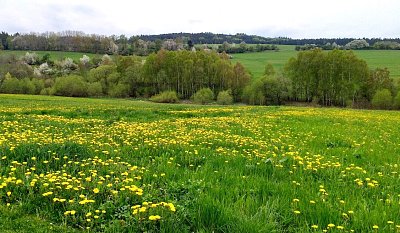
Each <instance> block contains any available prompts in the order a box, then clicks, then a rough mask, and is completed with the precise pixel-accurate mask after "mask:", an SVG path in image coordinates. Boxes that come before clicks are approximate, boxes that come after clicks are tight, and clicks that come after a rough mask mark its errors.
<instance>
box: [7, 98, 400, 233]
mask: <svg viewBox="0 0 400 233" xmlns="http://www.w3.org/2000/svg"><path fill="white" fill-rule="evenodd" d="M0 122H1V123H0V229H1V231H2V232H174V233H175V232H241V233H242V232H249V233H253V232H323V231H324V232H325V231H329V232H378V231H379V232H398V229H399V228H400V211H399V210H400V186H399V185H398V184H399V182H400V170H399V166H400V156H399V155H400V143H399V140H398V139H399V138H400V128H399V127H398V126H399V124H400V112H395V111H368V110H351V109H336V108H308V107H255V106H217V105H210V106H197V105H189V104H155V103H150V102H146V101H134V100H126V99H125V100H122V99H115V100H114V99H80V98H66V97H46V96H29V95H0Z"/></svg>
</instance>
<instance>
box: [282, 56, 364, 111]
mask: <svg viewBox="0 0 400 233" xmlns="http://www.w3.org/2000/svg"><path fill="white" fill-rule="evenodd" d="M285 74H286V76H287V77H288V78H290V79H291V81H292V86H293V90H292V98H293V99H295V100H299V101H307V102H311V101H312V100H313V99H315V98H317V99H318V100H319V101H320V104H322V105H336V106H345V105H346V102H347V100H353V102H354V101H357V100H359V99H362V98H363V96H365V95H366V93H363V90H364V91H365V89H363V87H365V86H366V85H367V78H368V77H369V68H368V66H367V64H366V62H365V61H364V60H362V59H359V58H358V57H356V56H355V54H354V53H353V52H352V51H342V50H333V51H330V52H327V53H324V52H322V50H320V49H315V50H310V51H303V52H299V53H298V54H297V57H296V58H291V59H290V60H289V61H288V62H287V64H286V67H285Z"/></svg>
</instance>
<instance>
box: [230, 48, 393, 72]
mask: <svg viewBox="0 0 400 233" xmlns="http://www.w3.org/2000/svg"><path fill="white" fill-rule="evenodd" d="M280 48H282V49H281V50H280V51H278V52H274V51H266V52H261V53H243V54H233V61H234V62H237V61H239V62H241V63H242V64H243V65H244V66H245V67H246V68H247V69H248V70H249V71H250V72H251V73H252V74H253V75H254V77H256V78H257V77H260V76H262V74H263V72H264V67H265V64H267V63H271V64H272V65H273V66H274V67H275V69H276V70H277V71H282V70H283V67H284V65H285V64H286V62H287V61H288V60H289V58H291V57H295V56H296V54H297V51H295V50H294V46H285V47H280ZM354 52H355V54H356V55H357V56H359V57H360V58H362V59H364V60H365V61H367V64H368V66H369V67H370V68H371V69H375V68H377V67H382V68H383V67H387V68H388V69H389V71H390V76H391V77H392V78H394V79H399V78H400V50H358V51H354Z"/></svg>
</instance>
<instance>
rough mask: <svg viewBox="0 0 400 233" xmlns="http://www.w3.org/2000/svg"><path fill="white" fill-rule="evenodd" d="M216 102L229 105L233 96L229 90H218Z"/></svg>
mask: <svg viewBox="0 0 400 233" xmlns="http://www.w3.org/2000/svg"><path fill="white" fill-rule="evenodd" d="M217 103H218V104H220V105H230V104H232V103H233V97H232V94H231V91H230V90H226V91H220V92H219V93H218V96H217Z"/></svg>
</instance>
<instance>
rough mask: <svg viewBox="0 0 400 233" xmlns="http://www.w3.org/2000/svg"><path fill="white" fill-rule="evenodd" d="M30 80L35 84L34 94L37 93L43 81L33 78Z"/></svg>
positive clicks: (42, 87)
mask: <svg viewBox="0 0 400 233" xmlns="http://www.w3.org/2000/svg"><path fill="white" fill-rule="evenodd" d="M31 82H32V84H33V85H34V86H35V94H36V95H38V94H39V93H40V92H41V91H42V90H43V89H44V81H43V80H42V79H37V78H34V79H32V81H31Z"/></svg>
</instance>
